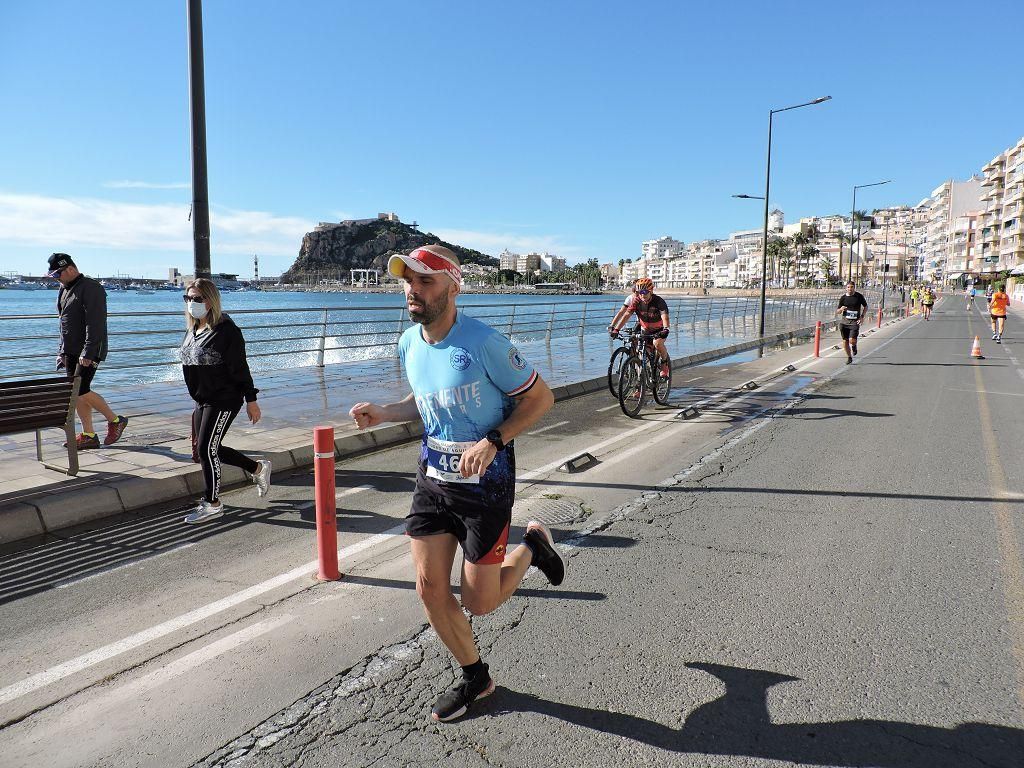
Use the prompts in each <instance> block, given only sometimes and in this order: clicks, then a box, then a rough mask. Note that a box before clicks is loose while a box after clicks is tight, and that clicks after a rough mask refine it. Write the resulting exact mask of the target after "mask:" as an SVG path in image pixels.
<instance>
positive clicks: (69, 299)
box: [47, 253, 128, 451]
mask: <svg viewBox="0 0 1024 768" xmlns="http://www.w3.org/2000/svg"><path fill="white" fill-rule="evenodd" d="M49 266H50V269H49V272H48V273H47V274H48V276H49V277H52V278H53V279H55V280H59V281H60V292H59V293H58V294H57V313H58V314H59V315H60V349H59V351H58V353H57V370H58V371H59V370H64V371H65V373H66V374H67V377H68V379H69V380H72V381H73V380H74V378H75V376H78V377H79V379H80V383H79V388H78V400H77V401H76V403H75V411H76V412H77V413H78V419H79V421H81V422H82V431H81V432H80V433H79V435H78V438H77V440H76V441H75V442H76V444H77V445H78V450H80V451H81V450H84V449H86V448H99V447H100V441H99V438H98V437H97V435H96V433H95V432H94V431H93V424H92V412H93V411H94V410H96V411H99V412H100V413H101V414H103V416H104V418H106V420H107V435H106V437H105V438H104V439H103V444H104V445H111V444H113V443H116V442H117V441H118V440H119V439H120V438H121V435H122V434H123V433H124V429H125V427H127V426H128V419H127V417H125V416H117V415H115V414H114V412H113V411H112V410H111V409H110V406H109V405H107V401H106V400H104V399H103V398H102V397H100V395H99V394H97V393H96V392H93V391H92V379H93V376H95V375H96V369H97V367H98V366H99V364H100V363H101V362H103V360H105V359H106V357H107V292H106V291H105V290H104V289H103V286H102V285H100V284H99V283H98V282H96V281H95V280H93V279H92V278H90V277H86V276H85V275H83V274H82V273H81V272H79V271H78V267H76V266H75V262H74V261H73V260H72V259H71V257H70V256H68V255H67V254H66V253H54V254H52V255H51V256H50V258H49Z"/></svg>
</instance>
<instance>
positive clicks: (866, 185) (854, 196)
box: [840, 179, 892, 280]
mask: <svg viewBox="0 0 1024 768" xmlns="http://www.w3.org/2000/svg"><path fill="white" fill-rule="evenodd" d="M890 183H892V179H886V180H885V181H876V182H873V183H871V184H857V185H855V186H854V188H853V207H852V208H850V269H849V272H848V274H849V278H848V279H850V280H853V244H854V242H856V237H855V235H854V232H853V227H854V219H853V217H854V214H855V212H856V211H857V190H858V189H864V188H865V187H878V186H881V185H882V184H890ZM858 229H859V227H858ZM841 277H842V275H840V278H841Z"/></svg>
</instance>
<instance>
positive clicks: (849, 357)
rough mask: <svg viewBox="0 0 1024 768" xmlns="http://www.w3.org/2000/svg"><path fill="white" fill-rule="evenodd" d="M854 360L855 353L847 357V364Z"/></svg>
mask: <svg viewBox="0 0 1024 768" xmlns="http://www.w3.org/2000/svg"><path fill="white" fill-rule="evenodd" d="M852 362H853V355H849V356H848V357H847V358H846V364H847V365H849V364H850V363H852Z"/></svg>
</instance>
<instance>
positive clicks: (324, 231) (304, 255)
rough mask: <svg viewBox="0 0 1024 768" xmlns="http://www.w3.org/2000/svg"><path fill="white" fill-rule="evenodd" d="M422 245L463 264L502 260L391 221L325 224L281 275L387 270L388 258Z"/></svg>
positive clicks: (495, 263)
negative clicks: (442, 250) (440, 249)
mask: <svg viewBox="0 0 1024 768" xmlns="http://www.w3.org/2000/svg"><path fill="white" fill-rule="evenodd" d="M421 245H443V246H445V247H446V248H451V249H452V250H453V251H454V252H455V253H456V254H457V255H458V257H459V260H460V261H461V262H462V263H463V264H484V265H488V266H495V267H496V266H498V260H497V259H496V258H494V257H493V256H488V255H487V254H486V253H481V252H480V251H474V250H473V249H471V248H463V247H462V246H461V245H455V244H454V243H446V242H445V241H444V240H442V239H441V238H439V237H437V236H435V235H432V234H430V233H429V232H420V231H419V230H418V229H414V228H413V227H412V226H410V225H409V224H403V223H402V222H400V221H395V220H389V219H362V220H358V221H343V222H340V223H338V224H321V225H320V226H318V227H317V228H316V229H315V230H313V231H312V232H307V233H306V235H305V236H304V237H303V238H302V247H301V248H300V249H299V258H297V259H296V260H295V263H294V264H292V266H291V268H290V269H289V270H288V271H287V272H285V273H284V274H283V275H282V276H281V280H282V282H288V283H290V282H296V281H299V280H301V278H302V277H303V276H304V275H315V274H316V273H317V272H328V271H329V272H333V273H337V272H341V273H342V277H343V278H346V279H347V278H348V274H347V272H348V270H350V269H379V270H380V271H381V272H382V273H383V272H385V271H386V270H387V264H388V257H390V256H391V255H392V254H395V253H408V252H409V251H411V250H413V249H414V248H418V247H419V246H421Z"/></svg>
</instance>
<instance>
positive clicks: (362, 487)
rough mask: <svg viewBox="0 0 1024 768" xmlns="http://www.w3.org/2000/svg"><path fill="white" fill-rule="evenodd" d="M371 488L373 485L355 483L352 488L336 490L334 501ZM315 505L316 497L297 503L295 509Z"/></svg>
mask: <svg viewBox="0 0 1024 768" xmlns="http://www.w3.org/2000/svg"><path fill="white" fill-rule="evenodd" d="M372 490H373V486H372V485H357V486H355V487H354V488H346V489H345V490H343V491H338V492H337V493H336V494H334V499H335V501H338V500H339V499H343V498H345V497H346V496H352V495H354V494H357V493H362V492H363V491H372ZM315 506H316V499H314V500H313V501H307V502H306V503H305V504H299V505H298V506H297V507H295V508H296V509H312V508H313V507H315Z"/></svg>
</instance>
